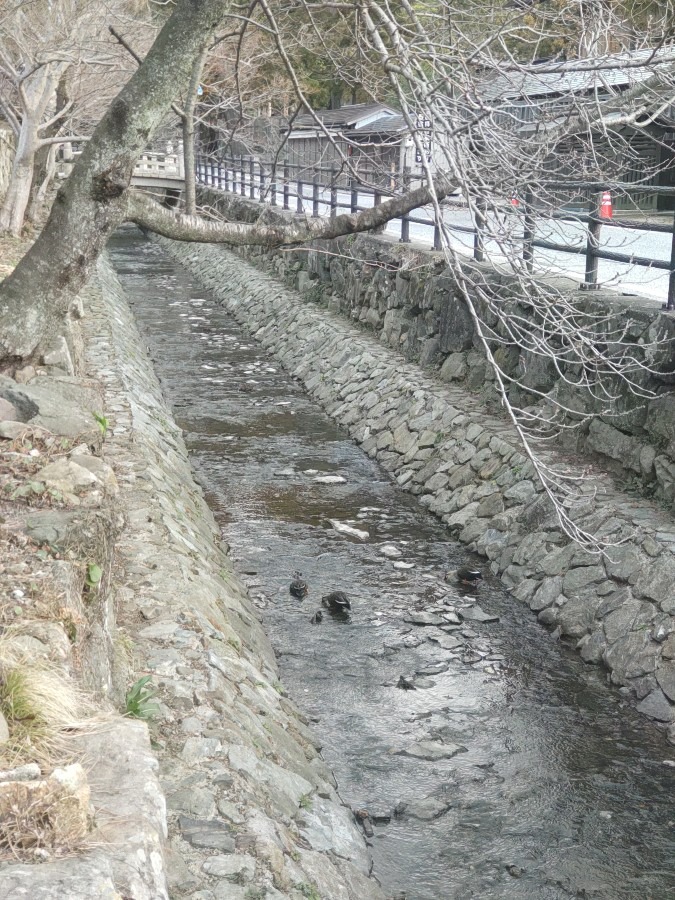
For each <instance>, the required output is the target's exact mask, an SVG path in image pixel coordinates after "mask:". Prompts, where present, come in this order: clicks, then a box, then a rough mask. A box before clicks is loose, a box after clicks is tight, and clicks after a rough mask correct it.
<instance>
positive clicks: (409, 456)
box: [162, 241, 675, 742]
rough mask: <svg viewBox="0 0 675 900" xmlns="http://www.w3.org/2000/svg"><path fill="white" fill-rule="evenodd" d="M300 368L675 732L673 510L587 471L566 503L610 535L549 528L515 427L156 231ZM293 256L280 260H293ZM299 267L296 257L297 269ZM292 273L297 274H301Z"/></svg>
mask: <svg viewBox="0 0 675 900" xmlns="http://www.w3.org/2000/svg"><path fill="white" fill-rule="evenodd" d="M162 243H163V245H164V246H166V247H168V248H169V249H170V251H171V252H172V253H173V254H174V255H176V256H177V258H178V259H179V260H181V261H182V262H183V263H184V264H185V265H186V266H187V267H188V268H189V269H190V270H191V272H192V273H193V275H194V276H195V277H196V278H198V279H199V280H200V281H201V283H202V284H203V285H204V286H205V287H206V288H207V289H209V290H210V291H211V292H212V295H213V296H214V297H215V298H216V299H217V300H218V301H219V302H221V303H222V304H224V305H225V307H226V308H227V309H228V311H229V312H230V313H231V314H232V315H233V316H234V317H235V318H236V319H237V321H239V322H240V323H241V324H243V325H244V326H245V327H247V328H248V330H249V331H250V332H251V333H252V334H253V335H254V337H255V338H256V339H257V340H259V341H261V342H262V344H263V345H264V346H265V347H266V348H268V349H269V351H270V352H271V353H273V354H274V355H275V356H276V357H278V358H279V359H280V360H281V361H282V363H283V365H284V366H285V367H286V368H287V369H288V370H289V371H290V372H292V373H293V374H294V375H295V376H296V377H297V378H299V379H300V380H301V381H302V382H303V384H304V386H305V387H306V389H307V390H308V391H309V392H310V393H311V394H312V395H313V396H314V397H316V398H317V399H318V400H319V401H320V402H321V403H322V404H323V405H324V407H325V408H326V410H327V411H328V412H329V414H330V415H332V416H333V417H334V418H335V419H336V420H337V421H338V422H340V423H342V424H344V425H345V426H347V427H348V428H349V431H350V434H351V435H352V436H353V438H354V439H355V440H356V441H357V442H358V443H359V444H361V446H362V447H363V449H364V450H365V451H366V452H367V453H368V454H369V455H370V456H372V457H376V458H377V459H378V460H379V461H380V462H381V464H382V466H383V467H384V468H385V469H386V470H387V471H388V472H390V473H391V476H392V478H394V479H395V480H396V481H397V483H398V484H399V485H400V486H401V487H402V488H404V489H405V490H409V491H411V492H412V493H414V494H416V495H418V496H419V498H420V502H421V503H422V504H423V505H425V506H426V507H428V508H429V509H430V510H431V511H432V512H434V513H435V514H436V515H437V516H439V517H440V518H441V519H442V521H443V522H445V523H446V524H447V526H448V528H449V530H450V532H451V533H452V534H453V535H455V536H456V537H457V538H458V540H459V541H461V542H462V543H464V544H465V545H466V546H467V549H469V550H472V551H475V552H477V553H479V554H481V555H482V556H484V557H486V558H487V560H488V561H489V566H490V568H491V571H492V572H493V573H494V574H495V575H496V576H498V577H500V578H501V580H502V581H503V582H504V584H506V585H507V586H508V587H509V588H511V589H512V590H513V592H514V594H515V596H516V597H517V598H519V599H520V600H521V601H522V602H524V603H526V604H527V605H528V606H529V607H530V609H531V610H532V611H533V613H534V614H536V615H537V616H538V618H539V620H540V621H541V622H542V623H543V624H544V625H546V626H548V627H551V628H557V629H559V633H560V634H562V635H563V636H566V637H567V638H569V639H571V640H572V641H573V643H574V644H575V645H576V647H577V648H578V650H579V652H580V653H581V655H582V657H583V659H584V660H585V661H586V662H588V663H601V664H604V665H606V666H607V668H608V669H609V671H610V673H611V680H612V682H613V683H614V684H616V685H619V686H620V688H621V690H623V691H624V692H625V693H626V694H627V695H633V696H635V697H636V699H637V700H638V701H639V707H638V708H639V709H640V710H641V711H642V712H644V713H645V714H647V715H649V716H651V717H652V718H653V719H655V720H656V721H659V722H661V723H663V724H664V725H665V726H667V727H668V734H669V739H670V740H672V741H673V742H675V724H673V723H675V595H674V594H673V592H672V584H673V581H674V580H675V523H674V522H673V519H672V517H671V515H670V514H669V513H667V512H666V511H665V510H664V509H663V508H660V507H659V506H657V505H655V504H653V503H651V502H650V501H647V500H644V499H635V498H632V497H629V496H626V495H624V494H622V493H621V492H619V491H617V490H616V488H615V486H614V484H613V483H612V481H611V479H610V478H609V477H605V476H598V478H597V479H595V480H594V481H593V483H592V484H590V483H589V485H588V493H587V495H586V496H585V497H583V498H582V499H581V500H580V501H579V502H578V503H577V504H576V505H575V506H574V508H572V509H571V510H570V513H571V515H572V517H573V518H574V520H575V522H577V523H578V524H579V525H580V526H582V527H583V528H585V529H586V530H587V531H590V532H591V533H593V534H596V535H597V536H599V537H600V536H602V537H605V538H608V539H609V540H611V541H615V542H617V546H616V547H615V548H614V549H613V550H611V551H610V553H609V554H608V556H607V557H606V558H604V557H601V556H597V555H593V554H590V553H587V552H585V551H583V550H581V549H580V548H579V547H578V546H577V545H575V544H572V543H570V542H569V540H568V539H567V537H566V536H565V535H564V534H563V533H562V531H561V529H560V526H559V523H558V520H557V516H556V513H555V511H554V510H553V509H552V508H551V505H550V503H549V501H548V499H547V497H546V495H545V494H544V492H543V489H542V487H541V485H540V484H539V483H538V482H537V481H536V479H535V473H534V470H533V467H532V464H531V463H530V461H529V460H528V459H527V458H526V457H525V456H524V455H523V454H522V452H521V449H520V447H519V445H518V440H517V436H516V434H515V433H514V431H513V429H512V428H511V427H510V426H509V425H508V424H507V423H506V422H505V421H504V420H503V419H500V418H497V417H496V416H494V415H491V414H490V413H488V412H486V411H485V409H483V408H482V407H481V405H480V404H478V403H476V400H475V397H474V396H472V394H471V393H470V392H468V391H466V390H465V389H464V388H463V387H460V386H458V385H457V384H445V385H444V384H442V383H441V381H439V379H438V378H437V373H435V372H434V373H432V372H424V371H423V370H422V369H421V368H420V367H419V366H418V365H417V364H415V363H412V362H404V361H403V360H401V358H400V356H399V355H398V354H396V353H394V352H393V351H392V350H391V349H390V348H388V347H386V346H383V341H381V340H379V339H378V337H377V336H376V335H375V334H371V333H368V332H366V331H364V330H363V329H360V328H358V327H356V326H355V325H354V324H353V323H350V322H348V321H346V320H345V318H344V317H343V316H341V315H339V314H335V313H333V312H331V311H328V310H326V309H325V308H320V307H318V306H317V305H316V304H315V303H314V302H311V301H308V298H307V294H306V293H305V295H304V296H302V295H299V294H298V293H297V291H293V290H289V289H287V288H285V287H284V286H283V285H282V284H280V282H279V280H278V279H276V278H274V277H272V276H270V275H268V274H266V273H263V272H260V271H259V270H257V269H256V268H254V267H253V266H251V265H250V264H248V263H246V262H243V261H242V260H241V259H240V258H239V257H238V256H236V255H235V254H233V253H231V252H229V251H227V250H225V249H223V248H220V247H217V246H212V245H194V244H177V243H173V244H172V243H171V242H168V241H165V242H162ZM292 264H293V263H292ZM302 275H305V277H307V274H306V272H305V271H304V270H302V269H300V268H299V269H298V270H296V272H295V276H296V278H297V277H299V276H302ZM300 281H301V286H302V278H300Z"/></svg>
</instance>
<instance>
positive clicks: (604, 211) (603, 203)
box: [600, 191, 613, 219]
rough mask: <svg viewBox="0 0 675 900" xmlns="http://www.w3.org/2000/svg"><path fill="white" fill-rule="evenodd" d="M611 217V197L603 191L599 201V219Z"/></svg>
mask: <svg viewBox="0 0 675 900" xmlns="http://www.w3.org/2000/svg"><path fill="white" fill-rule="evenodd" d="M612 216H613V212H612V195H611V193H610V192H609V191H603V192H602V199H601V200H600V218H601V219H611V218H612Z"/></svg>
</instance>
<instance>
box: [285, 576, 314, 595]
mask: <svg viewBox="0 0 675 900" xmlns="http://www.w3.org/2000/svg"><path fill="white" fill-rule="evenodd" d="M288 591H289V593H290V595H291V596H292V597H295V598H296V599H297V600H302V599H303V598H304V597H306V596H307V592H308V591H309V588H308V587H307V582H306V581H305V580H304V579H303V577H302V572H294V573H293V579H292V580H291V584H290V587H289V588H288Z"/></svg>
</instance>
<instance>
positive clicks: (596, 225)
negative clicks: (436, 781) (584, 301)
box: [579, 192, 602, 291]
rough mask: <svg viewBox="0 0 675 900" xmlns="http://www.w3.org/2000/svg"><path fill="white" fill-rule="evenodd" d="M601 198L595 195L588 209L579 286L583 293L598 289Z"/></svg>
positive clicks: (600, 195)
mask: <svg viewBox="0 0 675 900" xmlns="http://www.w3.org/2000/svg"><path fill="white" fill-rule="evenodd" d="M601 198H602V192H601V193H599V194H595V195H594V197H593V199H592V200H591V202H590V203H589V208H588V229H587V231H586V271H585V273H584V282H583V284H581V285H579V286H580V288H581V289H582V290H583V291H595V290H597V289H598V287H599V285H598V263H599V259H598V255H597V253H596V251H597V249H598V247H599V246H600V229H601V228H602V221H601V220H600V218H599V217H598V211H599V208H600V207H599V204H600V201H601Z"/></svg>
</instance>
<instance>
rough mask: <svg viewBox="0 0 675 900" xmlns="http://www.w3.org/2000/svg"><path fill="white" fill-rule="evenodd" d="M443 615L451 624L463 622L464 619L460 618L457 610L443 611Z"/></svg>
mask: <svg viewBox="0 0 675 900" xmlns="http://www.w3.org/2000/svg"><path fill="white" fill-rule="evenodd" d="M441 615H442V616H443V618H444V619H445V621H446V622H447V623H448V624H449V625H459V624H461V621H462V620H461V619H460V617H459V616H458V615H457V613H456V612H443V613H441Z"/></svg>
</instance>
